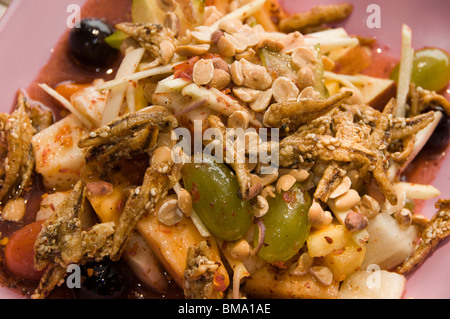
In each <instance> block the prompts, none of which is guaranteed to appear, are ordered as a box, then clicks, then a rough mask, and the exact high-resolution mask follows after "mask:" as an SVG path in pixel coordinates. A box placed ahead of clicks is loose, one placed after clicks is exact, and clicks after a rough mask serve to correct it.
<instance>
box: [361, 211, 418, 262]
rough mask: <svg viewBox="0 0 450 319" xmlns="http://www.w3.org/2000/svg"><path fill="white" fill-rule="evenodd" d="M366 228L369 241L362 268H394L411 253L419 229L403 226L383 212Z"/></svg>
mask: <svg viewBox="0 0 450 319" xmlns="http://www.w3.org/2000/svg"><path fill="white" fill-rule="evenodd" d="M366 230H367V232H368V233H369V241H368V243H367V244H366V249H367V250H366V257H365V259H364V262H363V265H362V269H366V268H367V267H368V266H370V265H378V266H379V267H380V268H381V269H386V270H389V269H392V268H393V267H395V266H397V265H399V264H401V263H402V262H403V261H404V260H405V259H406V258H408V257H409V256H410V255H411V253H412V251H413V248H414V243H415V241H416V240H417V229H416V228H415V227H414V226H410V227H408V228H405V229H404V228H401V227H400V226H399V224H398V223H397V221H396V220H395V219H394V218H393V217H392V216H391V215H389V214H387V213H381V214H379V215H378V216H377V217H375V218H374V219H373V220H371V222H370V223H369V225H368V226H367V228H366Z"/></svg>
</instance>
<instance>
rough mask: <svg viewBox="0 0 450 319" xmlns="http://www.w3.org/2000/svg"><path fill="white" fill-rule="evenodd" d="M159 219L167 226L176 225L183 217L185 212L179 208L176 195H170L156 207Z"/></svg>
mask: <svg viewBox="0 0 450 319" xmlns="http://www.w3.org/2000/svg"><path fill="white" fill-rule="evenodd" d="M155 211H156V214H157V216H158V220H159V221H160V222H161V223H162V224H164V225H167V226H171V225H175V224H176V223H178V222H180V221H181V220H182V219H183V213H182V212H181V211H180V210H179V209H178V200H177V198H176V196H168V197H166V198H165V199H164V200H163V201H162V202H160V203H159V204H158V205H157V207H155Z"/></svg>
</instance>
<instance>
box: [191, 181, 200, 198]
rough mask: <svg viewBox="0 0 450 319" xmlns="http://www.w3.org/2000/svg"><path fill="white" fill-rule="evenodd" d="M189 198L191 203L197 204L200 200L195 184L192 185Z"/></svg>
mask: <svg viewBox="0 0 450 319" xmlns="http://www.w3.org/2000/svg"><path fill="white" fill-rule="evenodd" d="M191 196H192V201H193V202H198V201H199V200H200V193H199V191H198V188H197V184H195V183H192V188H191Z"/></svg>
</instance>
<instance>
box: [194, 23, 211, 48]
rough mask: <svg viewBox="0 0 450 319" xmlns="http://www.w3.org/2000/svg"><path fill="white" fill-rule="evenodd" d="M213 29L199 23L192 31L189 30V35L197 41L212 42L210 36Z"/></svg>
mask: <svg viewBox="0 0 450 319" xmlns="http://www.w3.org/2000/svg"><path fill="white" fill-rule="evenodd" d="M214 31H215V30H214V29H213V28H211V27H208V26H204V25H200V26H198V27H196V28H195V29H194V31H191V35H192V37H193V38H194V39H195V40H197V42H198V43H203V44H209V43H211V42H212V39H211V38H212V34H213V32H214Z"/></svg>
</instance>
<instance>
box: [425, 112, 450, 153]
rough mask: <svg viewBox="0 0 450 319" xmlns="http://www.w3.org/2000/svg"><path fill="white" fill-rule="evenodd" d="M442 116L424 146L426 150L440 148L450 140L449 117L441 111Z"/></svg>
mask: <svg viewBox="0 0 450 319" xmlns="http://www.w3.org/2000/svg"><path fill="white" fill-rule="evenodd" d="M442 113H443V116H442V118H441V120H440V121H439V123H438V125H437V126H436V128H435V130H434V132H433V134H432V135H431V137H430V138H429V139H428V141H427V143H426V144H425V146H424V149H427V150H440V149H442V148H444V147H445V146H447V144H448V142H449V140H450V117H449V116H448V115H447V114H446V113H445V112H442Z"/></svg>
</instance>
